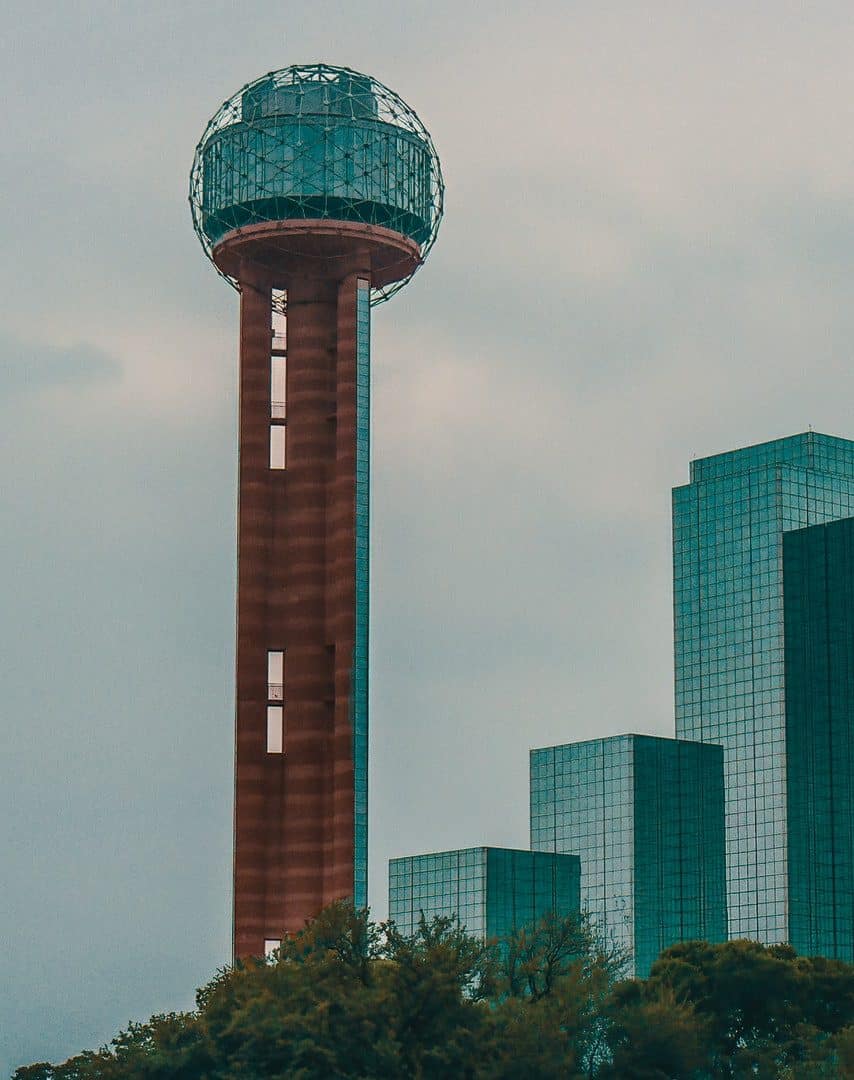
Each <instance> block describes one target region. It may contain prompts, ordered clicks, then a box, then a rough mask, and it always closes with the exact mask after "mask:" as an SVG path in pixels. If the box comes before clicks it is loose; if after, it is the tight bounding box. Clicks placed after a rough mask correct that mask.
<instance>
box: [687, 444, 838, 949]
mask: <svg viewBox="0 0 854 1080" xmlns="http://www.w3.org/2000/svg"><path fill="white" fill-rule="evenodd" d="M852 513H854V442H851V441H849V440H847V439H838V438H833V437H831V436H827V435H821V434H819V433H817V432H812V431H810V432H805V433H802V434H799V435H793V436H790V437H788V438H783V439H777V440H774V441H771V442H767V443H761V444H758V445H756V446H750V447H746V448H744V449H740V450H734V451H730V452H727V453H722V454H716V455H714V456H711V457H707V458H701V459H698V460H696V461H693V462H691V471H690V482H689V483H688V484H686V485H683V486H680V487H676V488H674V490H673V582H674V584H673V604H674V659H675V664H674V670H675V704H676V736H677V738H679V739H690V740H694V741H702V742H709V743H715V744H720V745H722V746H723V747H724V769H725V780H726V829H727V888H728V902H727V907H728V913H729V936H730V937H735V938H738V937H748V938H754V939H756V940H759V941H762V942H766V943H773V942H782V941H787V940H788V939H789V918H788V916H789V900H790V896H789V881H790V873H789V866H788V831H787V812H788V807H787V760H791V758H790V757H789V758H788V759H787V742H786V678H785V666H786V657H785V655H784V625H783V624H784V611H783V534H784V533H785V532H788V531H790V530H793V529H800V528H803V527H805V526H809V525H817V524H821V523H824V522H828V521H832V520H835V519H839V518H844V517H848V516H850V515H851V514H852Z"/></svg>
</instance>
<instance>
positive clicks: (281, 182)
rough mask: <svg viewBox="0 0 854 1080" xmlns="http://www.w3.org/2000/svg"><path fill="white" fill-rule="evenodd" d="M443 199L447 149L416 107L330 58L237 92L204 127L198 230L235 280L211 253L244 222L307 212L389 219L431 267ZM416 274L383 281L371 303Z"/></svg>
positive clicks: (386, 224) (196, 184)
mask: <svg viewBox="0 0 854 1080" xmlns="http://www.w3.org/2000/svg"><path fill="white" fill-rule="evenodd" d="M443 199H444V183H443V180H442V170H441V166H440V164H439V158H438V155H437V153H436V149H435V147H434V145H433V140H432V139H431V137H430V134H429V132H428V131H427V129H426V128H425V127H424V125H423V124H422V122H421V121H420V120H419V118H418V116H417V115H416V114H415V112H414V111H413V110H412V109H411V108H410V107H409V106H408V105H407V104H406V103H405V102H404V101H403V100H402V99H401V98H400V97H398V95H397V94H395V93H394V91H393V90H390V89H389V88H388V87H387V86H384V85H383V84H382V83H381V82H378V81H377V80H376V79H374V78H372V77H371V76H369V75H363V74H361V73H359V72H357V71H352V70H351V69H349V68H342V67H333V66H331V65H329V64H306V65H293V66H291V67H287V68H283V69H282V70H280V71H273V72H270V73H268V74H267V75H263V76H261V77H260V78H258V79H255V80H254V81H253V82H250V83H247V85H246V86H244V87H243V88H242V89H241V90H238V91H237V93H236V94H234V95H232V97H230V98H229V99H228V100H227V101H225V102H224V103H223V104H222V105H221V106H220V108H219V109H218V110H217V112H216V114H215V115H214V117H213V119H212V120H211V121H210V122H209V123H208V125H207V127H206V128H205V132H204V134H203V136H202V138H201V141H200V142H199V144H198V146H197V147H196V153H195V157H194V160H193V167H192V171H191V174H190V206H191V208H192V214H193V225H194V227H195V230H196V234H197V235H198V237H199V240H200V242H201V244H202V247H203V248H204V251H205V253H206V255H207V256H208V258H210V259H211V261H212V262H214V265H215V266H216V269H217V272H218V273H219V274H220V275H221V276H222V277H224V278H225V279H226V280H227V281H228V282H229V283H230V284H231V285H233V286H234V287H235V288H239V285H238V282H237V280H236V278H235V277H234V276H232V275H230V274H229V273H227V272H226V271H224V270H223V269H222V268H221V267H220V266H218V265H217V263H216V261H215V260H214V258H213V249H214V247H215V246H216V245H217V244H218V243H219V242H220V241H221V240H222V239H223V238H224V237H225V236H227V235H228V234H229V233H231V232H233V231H234V230H237V229H241V228H245V227H246V226H248V225H259V224H262V223H266V222H277V221H293V220H299V219H305V220H328V221H345V222H354V223H358V224H361V225H369V226H381V227H383V228H386V229H390V230H392V231H393V232H396V233H401V234H402V235H404V236H406V237H408V238H409V239H410V240H413V241H414V242H415V243H416V244H417V245H418V248H419V251H420V258H419V262H418V265H421V263H423V262H424V260H425V259H426V257H427V255H428V253H429V251H430V249H431V248H432V246H433V244H434V242H435V240H436V235H437V232H438V229H439V224H440V222H441V220H442V213H443ZM415 269H417V266H416V268H415ZM414 272H415V270H413V271H412V272H411V273H409V274H408V275H407V276H406V277H403V278H402V279H400V280H398V281H394V282H390V283H388V284H382V285H379V286H376V285H375V286H374V287H373V288H372V290H371V302H372V304H377V303H380V302H381V301H383V300H387V299H388V298H389V297H390V296H392V295H393V294H394V293H396V292H397V291H398V290H399V289H401V288H403V286H404V285H406V283H407V282H408V281H409V280H410V278H411V277H412V274H413V273H414Z"/></svg>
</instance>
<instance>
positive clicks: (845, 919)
mask: <svg viewBox="0 0 854 1080" xmlns="http://www.w3.org/2000/svg"><path fill="white" fill-rule="evenodd" d="M783 596H784V616H785V617H784V625H785V668H786V759H787V770H786V778H787V783H786V812H787V820H788V845H787V850H788V884H789V940H790V941H791V943H792V945H794V947H795V948H796V949H797V950H798V952H800V953H804V954H807V955H818V956H829V957H834V958H836V959H839V960H846V961H848V962H849V963H852V962H854V518H845V519H844V520H842V521H835V522H832V523H830V524H827V525H814V526H812V527H811V528H807V529H799V530H797V531H796V532H790V533H786V535H785V536H784V537H783Z"/></svg>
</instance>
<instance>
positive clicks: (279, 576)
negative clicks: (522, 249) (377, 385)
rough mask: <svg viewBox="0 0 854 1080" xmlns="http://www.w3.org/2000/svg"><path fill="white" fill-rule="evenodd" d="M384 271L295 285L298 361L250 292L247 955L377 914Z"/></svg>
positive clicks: (237, 901)
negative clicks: (370, 582)
mask: <svg viewBox="0 0 854 1080" xmlns="http://www.w3.org/2000/svg"><path fill="white" fill-rule="evenodd" d="M369 273H370V271H369V269H368V270H365V271H362V270H361V268H360V267H358V266H357V265H353V264H352V261H351V263H350V265H349V266H348V267H347V268H346V273H344V271H343V270H342V269H340V268H339V270H338V271H337V272H336V273H335V274H334V275H332V274H328V275H326V276H321V277H309V276H304V275H302V274H300V273H299V272H295V273H293V274H291V275H290V276H289V278H288V280H286V281H285V282H283V284H284V285H285V287H286V290H287V337H286V348H284V349H282V348H275V346H276V345H279V344H282V342H281V341H280V340H278V339H274V338H273V337H272V298H271V289H270V287H269V283H267V284H263V283H261V284H259V283H258V280H259V279H253V278H252V275H251V274H248V275H246V279H241V281H240V285H241V329H240V472H239V515H238V581H237V714H236V732H235V735H236V737H235V822H234V826H235V848H234V953H235V956H236V957H243V956H249V955H255V956H257V955H260V954H263V952H264V948H265V944H266V943H269V942H271V941H278V940H280V939H281V938H282V936H283V934H289V933H293V932H295V931H297V930H299V929H301V928H302V926H303V925H304V923H305V921H306V920H307V919H309V918H311V917H313V916H315V915H316V914H317V913H318V912H319V911H320V909H321V908H322V907H324V906H325V905H326V904H328V903H330V902H332V901H333V900H337V899H342V898H345V897H354V898H355V900H356V902H357V903H359V904H364V903H365V902H366V897H365V895H364V881H365V876H366V871H365V860H366V850H365V849H366V843H365V840H366V836H365V824H366V821H365V818H366V809H367V807H366V805H365V803H366V797H367V777H366V764H367V762H366V753H367V569H368V568H367V525H368V521H367V460H366V455H367V429H368V417H367V400H368V396H367V385H368V383H367V380H368V371H367V366H368V340H367V334H368V324H367V318H368V315H367V312H368V298H369V284H370V280H369ZM342 274H343V276H342ZM278 365H284V368H285V372H286V375H285V378H284V380H283V384H284V387H285V400H284V401H281V400H277V398H278V397H279V395H280V394H281V390H278V391H277V390H276V378H277V374H278V375H279V376H280V375H281V373H280V372H279V371H278ZM274 367H275V368H276V370H275V371H274V370H273V369H274ZM279 385H282V380H281V379H280V383H279ZM354 866H355V870H354Z"/></svg>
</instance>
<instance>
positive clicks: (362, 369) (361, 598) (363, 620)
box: [351, 279, 371, 907]
mask: <svg viewBox="0 0 854 1080" xmlns="http://www.w3.org/2000/svg"><path fill="white" fill-rule="evenodd" d="M370 476H371V290H370V284H369V282H367V281H364V280H361V279H360V280H359V281H358V283H357V287H356V513H355V533H356V589H355V598H356V622H355V643H354V648H353V676H352V681H351V694H352V696H351V723H352V730H353V772H354V785H355V807H354V827H355V837H354V841H355V843H354V856H355V860H354V861H355V867H354V886H353V899H354V902H355V904H356V906H357V907H367V903H368V644H369V641H368V614H369V600H370V595H369V594H370V573H369V558H370Z"/></svg>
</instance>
